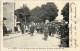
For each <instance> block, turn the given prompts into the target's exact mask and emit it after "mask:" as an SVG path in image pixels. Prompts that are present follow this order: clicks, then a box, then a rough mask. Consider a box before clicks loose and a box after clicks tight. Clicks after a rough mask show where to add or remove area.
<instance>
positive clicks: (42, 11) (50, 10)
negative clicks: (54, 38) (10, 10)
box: [31, 2, 58, 22]
mask: <svg viewBox="0 0 80 51" xmlns="http://www.w3.org/2000/svg"><path fill="white" fill-rule="evenodd" d="M31 13H32V18H33V19H34V20H35V21H38V22H41V21H43V22H44V21H45V20H49V21H53V20H54V19H55V18H56V17H57V16H58V9H57V6H56V5H55V4H54V3H53V2H48V3H46V4H43V5H42V6H41V7H38V6H37V7H36V8H34V9H33V10H31Z"/></svg>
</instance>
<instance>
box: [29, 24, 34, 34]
mask: <svg viewBox="0 0 80 51" xmlns="http://www.w3.org/2000/svg"><path fill="white" fill-rule="evenodd" d="M33 33H34V24H33V23H31V26H30V34H31V36H34V35H33Z"/></svg>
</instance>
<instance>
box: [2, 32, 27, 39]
mask: <svg viewBox="0 0 80 51" xmlns="http://www.w3.org/2000/svg"><path fill="white" fill-rule="evenodd" d="M25 34H27V33H25ZM23 35H24V34H21V33H14V34H9V36H4V37H3V39H4V40H7V39H12V38H17V37H20V36H23Z"/></svg>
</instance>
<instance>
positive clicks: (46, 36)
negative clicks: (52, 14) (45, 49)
mask: <svg viewBox="0 0 80 51" xmlns="http://www.w3.org/2000/svg"><path fill="white" fill-rule="evenodd" d="M48 33H49V30H48V24H45V27H44V38H43V39H44V40H47V38H48Z"/></svg>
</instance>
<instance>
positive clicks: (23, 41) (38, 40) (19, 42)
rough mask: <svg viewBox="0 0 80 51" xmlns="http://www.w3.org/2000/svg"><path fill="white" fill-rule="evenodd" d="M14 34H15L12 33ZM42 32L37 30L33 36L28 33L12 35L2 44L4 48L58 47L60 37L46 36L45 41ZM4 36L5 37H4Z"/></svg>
mask: <svg viewBox="0 0 80 51" xmlns="http://www.w3.org/2000/svg"><path fill="white" fill-rule="evenodd" d="M14 36H15V35H14ZM43 37H44V35H43V34H39V33H37V32H35V33H34V36H30V34H28V33H26V34H22V35H20V36H17V37H13V38H10V39H4V40H3V46H4V47H5V48H13V47H16V48H53V47H59V46H58V45H59V44H60V39H58V38H56V36H54V37H50V36H48V40H47V41H45V40H43V39H42V38H43ZM4 38H5V37H4Z"/></svg>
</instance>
